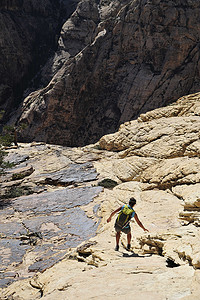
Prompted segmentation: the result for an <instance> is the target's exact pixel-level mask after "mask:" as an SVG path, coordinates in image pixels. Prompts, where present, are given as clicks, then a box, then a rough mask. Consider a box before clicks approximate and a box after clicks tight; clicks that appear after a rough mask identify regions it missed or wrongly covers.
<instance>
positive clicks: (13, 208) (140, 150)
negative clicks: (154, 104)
mask: <svg viewBox="0 0 200 300" xmlns="http://www.w3.org/2000/svg"><path fill="white" fill-rule="evenodd" d="M199 132H200V94H199V93H196V94H192V95H189V96H184V97H182V98H180V99H179V100H178V101H176V102H175V103H174V104H173V105H169V106H166V107H164V108H158V109H155V110H152V111H149V112H147V113H144V114H141V115H140V116H139V117H138V118H137V119H136V120H132V121H130V122H125V123H124V124H122V125H121V126H120V128H119V130H118V131H117V132H116V133H114V134H109V135H105V136H103V137H102V138H101V139H100V140H99V141H98V142H97V143H96V144H91V145H88V146H84V147H78V148H69V147H63V146H58V145H57V146H56V145H50V144H45V143H32V144H23V143H22V144H20V146H19V148H16V149H14V148H13V149H12V148H11V149H8V150H7V152H8V157H7V160H9V161H10V162H14V163H15V166H13V167H12V169H9V170H7V171H6V173H5V174H4V175H3V176H2V177H1V201H0V204H1V208H2V209H1V211H0V214H1V221H0V245H1V249H2V250H1V252H0V259H1V277H0V285H1V287H2V289H1V290H0V298H1V299H2V300H4V299H13V300H17V299H20V300H31V299H34V300H35V299H40V298H41V297H42V298H43V299H46V300H50V299H60V300H62V299H77V298H80V299H87V300H88V299H114V298H116V299H121V298H122V297H123V298H124V299H132V298H134V299H137V300H143V299H147V298H148V299H156V300H163V299H170V300H172V299H174V300H175V299H182V300H195V299H199V296H200V289H199V287H200V285H199V283H200V252H199V251H200V250H199V249H200V244H199V236H200V230H199V226H200V222H199V213H200V195H199V193H200V192H199V191H200V171H199V170H200V162H199V156H200V144H199ZM104 179H107V183H109V182H110V183H113V185H112V186H111V185H107V186H106V185H105V184H104V187H102V180H104ZM108 179H109V180H108ZM104 182H105V181H104ZM114 183H115V184H114ZM11 188H12V190H11ZM20 188H21V190H23V191H24V194H25V193H27V192H31V193H32V194H29V195H23V196H22V195H16V191H18V190H19V189H20ZM14 190H15V198H14V194H13V192H14ZM11 191H12V193H11ZM130 197H135V198H136V200H137V204H136V206H135V211H136V212H137V214H138V216H139V219H140V220H141V221H142V223H143V224H144V226H145V227H146V228H148V230H149V232H147V233H146V232H143V231H142V229H141V228H140V227H139V226H137V224H136V223H135V222H134V221H133V222H131V228H132V241H131V250H130V251H127V250H126V242H127V241H126V236H125V235H124V234H122V236H121V242H122V243H120V248H119V251H114V248H115V231H114V227H113V225H114V219H115V218H114V217H113V219H112V221H111V223H107V222H106V220H107V218H108V216H109V215H110V213H111V212H112V211H114V210H115V209H116V208H117V207H119V206H121V205H122V204H124V203H127V202H128V200H129V198H130ZM94 231H97V232H96V235H94ZM73 245H74V246H73ZM22 279H24V280H22ZM12 282H13V283H12Z"/></svg>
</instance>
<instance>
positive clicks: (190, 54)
mask: <svg viewBox="0 0 200 300" xmlns="http://www.w3.org/2000/svg"><path fill="white" fill-rule="evenodd" d="M199 12H200V10H199V2H198V1H195V0H191V1H180V0H173V1H170V2H169V1H167V0H166V1H165V0H163V1H157V0H153V1H147V0H145V1H142V0H137V1H130V0H129V1H128V0H123V1H117V0H115V1H104V0H101V1H95V0H83V1H80V2H79V4H78V6H77V9H76V11H75V12H74V13H73V14H72V16H71V17H70V18H69V19H68V20H67V21H66V22H65V24H64V25H63V27H62V30H61V35H60V38H59V41H58V51H57V53H56V55H55V56H54V57H53V58H52V60H51V61H50V62H49V63H48V64H47V66H46V67H45V68H44V69H43V71H42V78H43V80H44V82H48V80H49V79H50V78H51V77H52V76H53V75H54V74H55V75H54V77H53V79H52V80H51V81H50V82H49V84H48V85H47V86H46V87H45V88H44V89H42V90H39V91H36V92H34V93H32V94H30V95H29V96H28V97H27V98H26V99H25V101H24V103H23V105H22V107H21V108H20V110H19V119H20V120H19V123H24V124H26V129H25V130H24V131H23V133H22V135H21V138H22V140H23V141H27V142H29V141H32V140H36V141H44V142H48V143H54V144H55V143H56V144H62V145H68V146H77V145H79V146H80V145H85V144H88V143H93V142H96V141H97V140H98V139H99V138H100V137H101V136H102V135H103V134H105V133H110V132H114V131H116V130H117V129H118V127H119V125H120V124H121V123H123V122H125V121H128V120H132V119H134V118H136V117H137V116H139V114H141V113H143V112H147V111H148V110H150V109H154V108H157V107H161V106H165V105H166V104H169V103H172V102H173V101H175V100H176V99H177V98H178V97H180V96H183V95H185V94H188V93H194V92H197V91H199V88H200V87H199V29H198V28H199V19H200V18H199Z"/></svg>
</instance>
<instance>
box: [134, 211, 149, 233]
mask: <svg viewBox="0 0 200 300" xmlns="http://www.w3.org/2000/svg"><path fill="white" fill-rule="evenodd" d="M134 218H135V221H136V222H137V223H138V225H139V226H140V227H141V228H142V229H143V230H144V231H149V230H148V229H146V228H145V227H144V226H143V224H142V223H141V222H140V220H139V218H138V216H137V214H136V213H135V216H134Z"/></svg>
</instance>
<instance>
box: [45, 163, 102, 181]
mask: <svg viewBox="0 0 200 300" xmlns="http://www.w3.org/2000/svg"><path fill="white" fill-rule="evenodd" d="M97 175H98V174H97V172H96V170H95V169H94V168H93V165H92V164H90V163H86V164H81V165H78V164H73V165H70V166H69V167H68V168H67V169H65V170H62V171H58V172H55V173H51V174H49V175H45V183H48V184H52V185H63V186H67V185H71V184H73V183H81V182H87V181H93V180H96V179H97ZM42 176H44V175H42Z"/></svg>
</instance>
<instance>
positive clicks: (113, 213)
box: [107, 206, 122, 223]
mask: <svg viewBox="0 0 200 300" xmlns="http://www.w3.org/2000/svg"><path fill="white" fill-rule="evenodd" d="M121 208H122V206H120V207H119V208H118V209H116V210H115V211H113V212H112V213H111V214H110V217H109V218H108V219H107V223H109V222H110V221H111V219H112V217H113V216H114V215H115V214H116V213H117V212H118V211H120V210H121Z"/></svg>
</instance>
